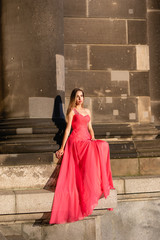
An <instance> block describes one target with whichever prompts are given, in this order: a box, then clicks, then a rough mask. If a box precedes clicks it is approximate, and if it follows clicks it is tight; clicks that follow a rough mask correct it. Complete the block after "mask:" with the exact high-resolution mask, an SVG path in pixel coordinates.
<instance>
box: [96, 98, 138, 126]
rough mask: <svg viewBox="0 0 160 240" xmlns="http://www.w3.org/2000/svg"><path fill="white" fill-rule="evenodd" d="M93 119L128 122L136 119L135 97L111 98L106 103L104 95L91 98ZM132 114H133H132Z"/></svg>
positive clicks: (97, 120)
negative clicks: (110, 101) (109, 101)
mask: <svg viewBox="0 0 160 240" xmlns="http://www.w3.org/2000/svg"><path fill="white" fill-rule="evenodd" d="M92 106H93V110H92V111H93V121H94V122H103V123H104V122H123V123H124V122H129V121H133V122H134V121H137V119H138V115H137V99H136V98H126V99H123V98H118V97H117V98H112V103H108V101H106V98H105V97H98V98H93V104H92ZM132 115H133V116H132Z"/></svg>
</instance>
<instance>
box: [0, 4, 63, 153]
mask: <svg viewBox="0 0 160 240" xmlns="http://www.w3.org/2000/svg"><path fill="white" fill-rule="evenodd" d="M1 5H2V6H1V11H2V13H1V33H2V34H1V50H2V64H1V66H2V69H1V73H2V81H1V89H2V95H1V106H2V107H1V109H0V110H1V121H0V128H1V129H0V131H1V135H3V138H2V139H1V140H2V141H1V146H0V152H1V153H23V152H39V151H40V152H42V151H53V145H55V143H54V144H53V138H52V137H54V134H55V133H56V128H55V126H54V124H53V121H52V120H53V118H54V119H55V118H57V117H59V116H58V115H57V114H59V113H61V115H62V116H63V111H62V103H64V91H65V85H64V54H63V46H64V44H63V0H46V1H44V0H38V1H37V0H23V1H20V0H14V1H10V0H2V1H1ZM55 99H56V101H55ZM57 99H58V100H57ZM57 101H58V103H57ZM55 107H56V108H58V110H57V109H55ZM60 110H61V111H60ZM19 134H21V138H19V137H18V136H17V135H19ZM35 134H38V137H35ZM44 134H45V135H44ZM46 134H52V136H50V137H49V136H48V135H46ZM13 139H14V140H13ZM31 139H32V141H31ZM40 139H41V140H40ZM44 139H45V140H44ZM42 140H43V141H45V143H44V142H43V144H42V143H41V144H39V143H40V141H42ZM33 142H34V143H33ZM8 143H10V144H8ZM49 143H50V144H51V145H48V144H49ZM41 145H42V146H43V147H42V146H41Z"/></svg>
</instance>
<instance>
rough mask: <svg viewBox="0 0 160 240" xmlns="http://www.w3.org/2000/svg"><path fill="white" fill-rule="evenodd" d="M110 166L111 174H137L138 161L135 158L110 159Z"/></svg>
mask: <svg viewBox="0 0 160 240" xmlns="http://www.w3.org/2000/svg"><path fill="white" fill-rule="evenodd" d="M111 168H112V175H113V176H130V175H138V174H139V163H138V159H137V158H131V159H127V158H126V159H112V160H111Z"/></svg>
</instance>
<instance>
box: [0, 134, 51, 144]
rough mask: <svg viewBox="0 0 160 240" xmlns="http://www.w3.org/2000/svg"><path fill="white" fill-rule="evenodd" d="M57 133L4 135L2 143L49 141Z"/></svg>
mask: <svg viewBox="0 0 160 240" xmlns="http://www.w3.org/2000/svg"><path fill="white" fill-rule="evenodd" d="M55 136H56V134H32V135H31V134H19V135H9V136H2V137H1V142H0V144H2V143H19V142H48V141H53V139H54V137H55Z"/></svg>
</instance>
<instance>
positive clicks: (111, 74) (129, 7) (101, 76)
mask: <svg viewBox="0 0 160 240" xmlns="http://www.w3.org/2000/svg"><path fill="white" fill-rule="evenodd" d="M146 12H147V6H146V0H141V1H139V0H130V1H128V0H119V1H116V0H87V1H86V0H83V1H75V0H66V1H64V16H65V17H64V42H65V64H66V75H65V76H66V104H67V103H68V97H69V95H70V92H71V90H72V89H73V88H74V87H81V88H83V89H84V91H85V96H86V106H87V107H89V108H90V110H91V112H92V114H93V121H94V122H95V123H98V122H99V123H104V122H107V123H108V122H114V123H122V122H131V123H134V122H140V123H147V122H151V108H150V106H151V103H150V92H149V46H148V38H147V18H146V17H147V15H146Z"/></svg>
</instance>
